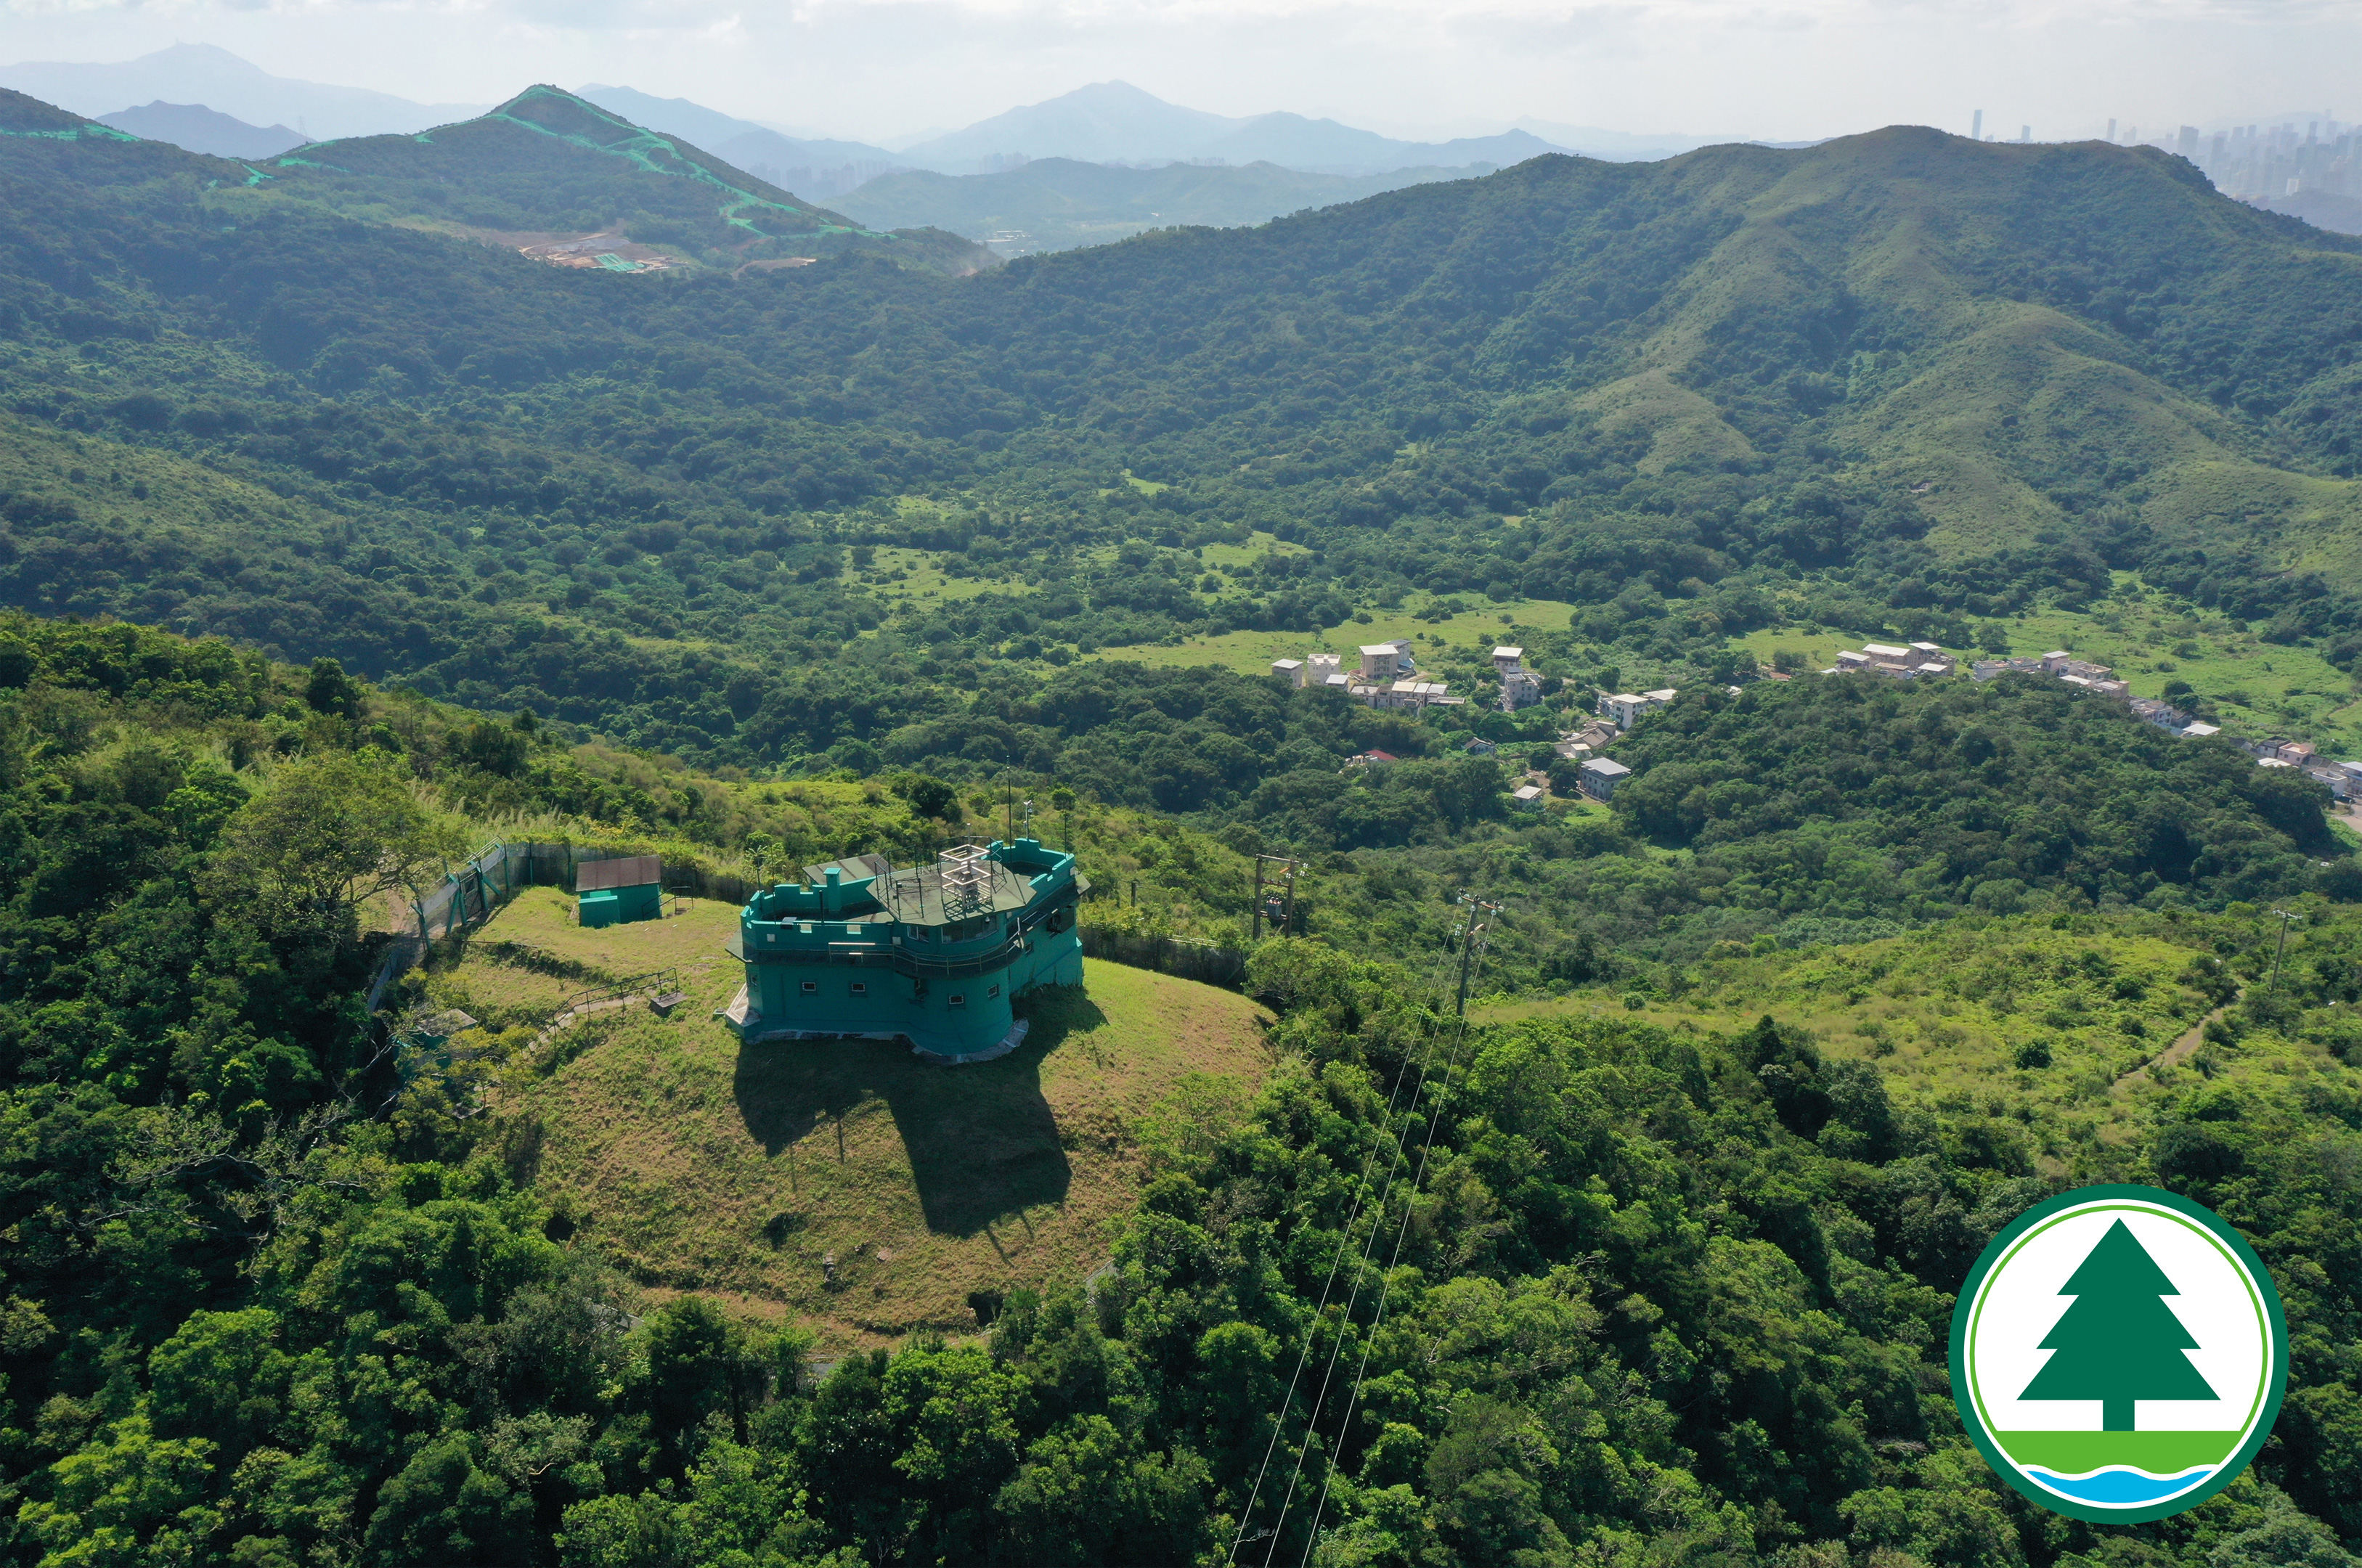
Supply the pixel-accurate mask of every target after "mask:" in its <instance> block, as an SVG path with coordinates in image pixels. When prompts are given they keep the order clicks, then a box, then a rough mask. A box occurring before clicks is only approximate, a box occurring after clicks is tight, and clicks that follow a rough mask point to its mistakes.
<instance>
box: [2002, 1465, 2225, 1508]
mask: <svg viewBox="0 0 2362 1568" xmlns="http://www.w3.org/2000/svg"><path fill="white" fill-rule="evenodd" d="M2217 1468H2218V1466H2215V1465H2212V1464H2202V1465H2199V1466H2198V1467H2197V1468H2196V1469H2194V1470H2185V1471H2183V1472H2182V1473H2181V1474H2179V1475H2152V1474H2149V1473H2148V1472H2147V1471H2146V1470H2136V1469H2134V1468H2132V1467H2131V1466H2130V1465H2124V1464H2111V1465H2109V1466H2108V1467H2107V1468H2106V1469H2104V1470H2094V1471H2092V1473H2091V1474H2089V1475H2054V1474H2051V1473H2050V1472H2049V1471H2047V1470H2037V1469H2035V1468H2034V1467H2032V1466H2030V1465H2029V1466H2028V1467H2027V1469H2026V1472H2025V1473H2026V1474H2028V1475H2031V1476H2033V1477H2034V1478H2035V1479H2036V1481H2039V1482H2041V1483H2042V1484H2043V1485H2045V1486H2047V1487H2049V1488H2050V1489H2051V1490H2052V1491H2054V1492H2056V1493H2058V1495H2059V1496H2066V1497H2072V1498H2074V1499H2075V1500H2076V1501H2078V1502H2082V1503H2098V1504H2100V1505H2102V1506H2103V1507H2131V1506H2133V1505H2135V1504H2137V1503H2157V1502H2162V1501H2164V1500H2165V1499H2166V1498H2168V1497H2170V1496H2176V1495H2177V1494H2179V1493H2182V1492H2187V1491H2188V1490H2190V1488H2191V1487H2192V1486H2195V1485H2198V1484H2199V1483H2200V1482H2201V1481H2203V1480H2205V1479H2206V1478H2207V1477H2208V1476H2209V1475H2212V1474H2214V1472H2215V1470H2216V1469H2217Z"/></svg>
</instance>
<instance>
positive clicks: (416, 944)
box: [369, 840, 756, 1012]
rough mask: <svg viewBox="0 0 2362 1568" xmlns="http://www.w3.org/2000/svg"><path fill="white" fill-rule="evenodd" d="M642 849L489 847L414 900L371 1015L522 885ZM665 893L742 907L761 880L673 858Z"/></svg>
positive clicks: (382, 970) (559, 880)
mask: <svg viewBox="0 0 2362 1568" xmlns="http://www.w3.org/2000/svg"><path fill="white" fill-rule="evenodd" d="M645 853H646V851H644V850H635V849H609V848H602V847H597V846H593V845H583V844H568V843H557V844H540V843H535V842H533V841H530V840H527V841H524V842H520V843H515V844H510V843H506V842H502V841H499V840H495V841H494V842H492V843H491V844H488V845H484V846H483V847H482V848H481V849H479V850H478V851H476V853H475V854H473V855H471V856H468V858H467V859H466V860H464V861H462V862H461V863H460V864H459V865H458V866H456V867H452V868H451V869H450V870H449V871H447V873H445V875H444V878H443V880H442V882H441V883H440V884H439V885H438V886H436V887H435V888H433V889H428V890H426V891H425V893H423V894H421V895H420V896H418V897H416V898H415V899H414V900H412V901H411V905H410V920H409V922H405V923H408V924H409V925H410V929H409V930H407V931H403V932H397V933H395V935H394V937H393V940H392V942H390V943H388V944H387V945H386V949H385V955H384V957H383V958H382V959H381V961H380V963H379V965H378V972H377V977H376V978H375V979H374V980H372V981H371V982H370V989H369V1007H370V1011H371V1012H375V1011H376V1010H377V1005H378V1003H379V1001H380V1000H381V999H383V998H384V996H385V992H386V988H388V987H390V986H391V985H392V984H393V982H394V981H395V980H396V979H398V978H400V977H402V975H403V972H404V971H406V970H408V969H410V968H411V967H412V966H414V965H416V964H418V963H419V962H420V961H421V960H422V959H424V958H425V955H426V951H427V949H428V947H430V946H431V945H432V944H434V943H436V942H437V941H439V940H441V939H442V938H444V937H447V936H449V935H450V934H451V933H453V932H456V931H464V930H466V929H468V928H469V927H470V926H477V925H481V924H482V923H483V922H486V921H488V920H490V919H491V918H492V913H493V911H496V910H498V909H499V908H500V907H501V906H502V904H504V903H506V902H507V901H508V900H509V899H510V898H511V897H512V896H513V895H514V894H515V892H516V891H517V889H520V888H531V887H543V888H546V887H558V888H571V887H573V886H574V881H575V873H576V872H577V871H578V870H579V868H580V867H582V866H583V865H584V864H585V863H587V862H589V861H593V860H614V859H620V858H623V857H625V856H632V855H638V854H645ZM664 890H665V891H666V892H668V893H678V894H679V895H681V896H682V897H684V898H692V899H719V900H723V901H724V902H727V903H733V904H744V903H745V902H746V901H747V900H750V899H752V898H753V897H754V896H755V893H756V885H755V884H754V883H753V882H751V881H749V880H747V879H746V878H744V877H738V876H734V875H733V874H731V873H729V872H726V871H709V870H707V869H706V868H705V867H701V866H698V865H694V864H691V863H688V862H679V861H669V860H668V861H667V862H666V863H665V867H664Z"/></svg>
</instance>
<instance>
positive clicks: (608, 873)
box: [574, 855, 664, 926]
mask: <svg viewBox="0 0 2362 1568" xmlns="http://www.w3.org/2000/svg"><path fill="white" fill-rule="evenodd" d="M574 893H575V900H574V918H575V919H576V920H577V921H578V922H580V923H581V924H583V925H589V926H599V925H627V924H629V923H630V922H633V921H635V920H657V919H659V918H661V917H662V916H663V914H664V861H663V860H662V859H661V858H659V857H658V856H654V855H634V856H626V857H624V858H623V859H620V860H586V861H584V862H583V863H582V864H581V865H580V866H579V867H575V870H574Z"/></svg>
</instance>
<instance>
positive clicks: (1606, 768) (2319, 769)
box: [1271, 637, 2362, 810]
mask: <svg viewBox="0 0 2362 1568" xmlns="http://www.w3.org/2000/svg"><path fill="white" fill-rule="evenodd" d="M1525 657H1526V650H1525V649H1523V648H1521V647H1507V646H1504V647H1496V648H1495V649H1494V650H1493V669H1494V672H1495V673H1496V675H1497V676H1499V678H1500V681H1501V691H1500V697H1499V700H1498V705H1499V707H1500V710H1501V711H1502V712H1505V713H1514V712H1517V711H1518V709H1520V708H1524V707H1528V706H1530V705H1531V704H1533V703H1535V702H1539V701H1541V699H1542V678H1541V676H1540V674H1539V673H1537V672H1536V671H1534V670H1532V669H1529V668H1527V667H1526V662H1525ZM1959 668H1960V667H1959V660H1957V659H1955V658H1954V657H1952V656H1951V655H1950V654H1948V653H1946V652H1945V651H1944V650H1943V649H1942V648H1941V647H1939V646H1937V645H1936V644H1934V643H1911V644H1909V645H1907V646H1894V645H1893V644H1888V643H1864V644H1863V645H1862V646H1861V647H1860V649H1858V650H1849V651H1847V652H1844V653H1840V654H1839V655H1838V657H1837V663H1835V664H1834V665H1831V666H1830V667H1829V668H1827V669H1824V670H1822V671H1821V672H1820V673H1821V674H1823V675H1877V676H1884V677H1887V678H1889V679H1896V680H1920V679H1932V678H1939V677H1943V676H1950V675H1957V674H1959ZM1271 673H1272V674H1273V675H1275V676H1277V677H1278V678H1279V679H1282V680H1285V681H1286V682H1287V683H1288V684H1290V685H1291V686H1297V687H1327V688H1329V689H1330V690H1338V691H1342V692H1344V693H1345V694H1346V695H1347V696H1349V697H1351V698H1352V699H1353V700H1354V701H1358V702H1363V703H1366V704H1368V705H1369V706H1371V707H1373V708H1393V709H1405V710H1408V711H1411V712H1420V711H1423V710H1425V709H1428V708H1441V707H1458V706H1464V705H1465V704H1466V703H1467V701H1468V699H1466V698H1465V697H1455V696H1453V695H1451V693H1450V692H1449V691H1448V690H1446V689H1445V684H1444V682H1442V681H1440V680H1434V679H1428V678H1427V677H1425V676H1422V675H1421V674H1420V673H1419V672H1418V663H1417V661H1416V659H1414V657H1412V654H1411V642H1410V639H1409V638H1407V637H1398V638H1396V639H1395V640H1394V641H1393V642H1387V643H1372V644H1369V645H1367V646H1363V648H1361V649H1360V662H1359V664H1358V665H1357V666H1356V667H1354V668H1350V669H1349V668H1345V665H1344V659H1343V656H1341V655H1339V654H1333V653H1316V654H1310V655H1308V656H1307V657H1303V658H1300V659H1298V658H1281V659H1275V660H1273V661H1272V666H1271ZM1969 674H1970V678H1971V679H1976V680H1991V679H1993V678H1994V677H1996V676H2001V675H2010V674H2018V675H2047V676H2051V677H2053V678H2055V679H2058V680H2061V681H2064V682H2065V683H2066V684H2068V685H2070V686H2074V687H2080V688H2081V689H2082V690H2086V691H2090V692H2092V693H2094V694H2095V695H2098V696H2102V697H2113V698H2115V699H2116V700H2118V701H2123V702H2125V703H2126V704H2127V705H2128V706H2129V707H2130V708H2131V709H2132V712H2133V713H2134V715H2135V716H2136V717H2137V718H2140V719H2143V720H2145V721H2147V723H2152V724H2155V725H2157V726H2158V728H2159V729H2162V730H2166V731H2168V732H2169V733H2171V734H2176V735H2181V736H2186V737H2190V738H2192V739H2200V738H2203V737H2205V736H2207V735H2213V734H2221V733H2222V731H2221V727H2220V726H2219V725H2215V724H2208V723H2200V722H2198V720H2196V719H2195V718H2193V717H2192V716H2191V715H2190V714H2188V713H2185V712H2182V711H2181V710H2180V709H2179V708H2176V707H2175V706H2174V705H2173V704H2172V703H2170V702H2167V701H2161V700H2160V699H2158V698H2154V697H2135V696H2133V694H2132V690H2131V688H2130V687H2129V686H2128V685H2127V683H2125V681H2122V680H2119V679H2116V678H2115V674H2114V671H2113V670H2111V669H2110V668H2108V667H2107V666H2106V665H2103V664H2092V663H2091V662H2089V661H2088V660H2084V659H2080V658H2077V657H2074V655H2072V654H2070V653H2069V652H2067V651H2066V650H2064V649H2058V650H2056V651H2053V652H2050V653H2047V654H2044V655H2043V656H2042V657H2039V658H1997V659H1981V660H1979V661H1977V662H1976V663H1974V664H1972V665H1970V667H1969ZM1764 679H1769V680H1786V679H1790V678H1789V677H1788V676H1787V675H1785V674H1783V673H1778V672H1768V671H1767V672H1766V673H1765V676H1764ZM1730 690H1731V693H1732V694H1733V695H1734V696H1735V695H1737V694H1738V688H1737V687H1735V686H1734V687H1732V688H1730ZM1674 695H1675V692H1674V690H1673V689H1672V687H1666V688H1664V689H1663V690H1656V691H1641V692H1630V691H1602V692H1600V693H1599V697H1598V701H1597V704H1596V708H1595V712H1597V715H1598V717H1597V718H1596V719H1595V721H1594V722H1593V723H1591V724H1590V725H1589V726H1587V727H1585V728H1584V729H1581V730H1573V731H1569V732H1568V733H1566V734H1562V735H1561V736H1560V737H1559V739H1558V743H1557V746H1556V748H1555V749H1556V750H1557V752H1558V754H1559V755H1560V756H1564V757H1572V758H1573V759H1575V760H1576V761H1578V762H1580V763H1581V764H1582V769H1581V779H1582V790H1583V792H1584V794H1586V795H1588V796H1590V797H1591V798H1592V799H1594V800H1597V801H1606V800H1609V799H1611V798H1613V796H1614V795H1615V793H1616V786H1617V782H1618V781H1619V780H1621V779H1623V778H1626V777H1627V776H1628V775H1629V774H1630V772H1631V771H1632V770H1631V769H1630V768H1628V767H1625V766H1624V765H1623V764H1622V763H1620V762H1617V761H1615V760H1614V759H1613V758H1611V757H1609V756H1606V755H1605V753H1606V748H1607V747H1608V745H1610V744H1611V743H1613V742H1614V741H1615V740H1616V738H1617V736H1619V735H1621V734H1623V733H1624V732H1625V731H1627V730H1628V729H1630V728H1631V727H1632V725H1633V723H1634V722H1635V721H1637V720H1638V719H1639V717H1640V715H1641V714H1643V713H1645V712H1649V711H1650V709H1652V708H1661V707H1663V706H1664V705H1665V704H1666V703H1668V702H1671V701H1672V700H1673V697H1674ZM2238 745H2240V746H2241V747H2242V748H2243V749H2245V750H2246V752H2247V753H2248V755H2250V756H2253V757H2254V758H2255V759H2256V763H2257V766H2258V767H2293V768H2297V769H2299V770H2301V772H2302V773H2304V775H2305V776H2306V777H2307V778H2312V779H2314V780H2316V781H2317V782H2319V783H2321V784H2323V785H2326V786H2327V787H2328V790H2329V792H2330V794H2331V795H2332V796H2333V797H2334V798H2335V799H2337V800H2340V801H2344V800H2347V799H2350V798H2351V797H2352V795H2353V794H2354V793H2355V792H2356V791H2357V790H2362V761H2355V762H2333V761H2330V760H2329V759H2327V758H2325V757H2321V756H2316V755H2315V754H2314V751H2313V747H2312V742H2310V741H2301V740H2289V739H2285V738H2281V737H2277V736H2276V737H2273V738H2270V739H2266V740H2243V741H2240V742H2239V743H2238ZM1465 749H1466V750H1468V751H1469V752H1471V753H1473V754H1476V755H1481V756H1492V755H1494V753H1495V752H1496V750H1497V749H1498V748H1496V746H1495V745H1494V744H1493V743H1492V742H1490V741H1487V740H1481V739H1480V740H1472V741H1470V742H1468V743H1467V745H1466V748H1465ZM1394 760H1395V758H1394V757H1393V756H1390V755H1389V754H1387V753H1385V752H1382V751H1372V752H1364V753H1363V754H1362V755H1361V756H1356V757H1354V758H1352V762H1351V763H1349V764H1348V766H1351V767H1370V766H1372V765H1374V764H1383V763H1387V762H1392V761H1394ZM1548 798H1549V789H1548V786H1547V782H1546V780H1545V779H1544V778H1542V777H1541V776H1540V775H1539V774H1534V775H1529V777H1528V778H1527V781H1526V782H1525V784H1523V785H1522V786H1520V787H1519V788H1518V790H1517V791H1516V793H1515V796H1514V799H1515V801H1516V803H1517V804H1518V806H1520V807H1523V808H1526V809H1529V810H1539V809H1540V807H1541V805H1542V804H1543V802H1544V801H1546V800H1547V799H1548Z"/></svg>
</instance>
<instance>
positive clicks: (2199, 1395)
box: [2018, 1220, 2217, 1432]
mask: <svg viewBox="0 0 2362 1568" xmlns="http://www.w3.org/2000/svg"><path fill="white" fill-rule="evenodd" d="M2058 1294H2060V1295H2061V1296H2071V1297H2074V1298H2075V1304H2074V1305H2073V1306H2072V1307H2070V1308H2068V1309H2067V1311H2066V1313H2065V1315H2064V1316H2062V1317H2060V1319H2059V1320H2058V1322H2057V1323H2056V1324H2054V1325H2052V1327H2051V1330H2050V1334H2049V1337H2048V1338H2047V1339H2045V1340H2044V1341H2043V1342H2042V1346H2041V1348H2042V1349H2044V1350H2047V1351H2056V1352H2058V1353H2057V1354H2056V1355H2054V1356H2052V1357H2051V1358H2050V1359H2049V1360H2048V1361H2047V1362H2045V1363H2044V1364H2043V1367H2042V1370H2041V1371H2040V1372H2037V1373H2036V1374H2035V1375H2034V1381H2033V1382H2031V1383H2029V1384H2027V1385H2026V1386H2025V1393H2023V1394H2020V1395H2019V1396H2018V1397H2019V1398H2021V1399H2097V1400H2098V1401H2100V1429H2101V1430H2103V1431H2111V1432H2128V1431H2131V1430H2133V1401H2134V1400H2136V1399H2213V1398H2215V1397H2217V1396H2216V1394H2215V1392H2214V1390H2213V1388H2211V1387H2209V1386H2207V1383H2206V1379H2205V1378H2203V1377H2202V1376H2200V1375H2199V1374H2198V1369H2197V1368H2196V1367H2194V1366H2192V1365H2191V1364H2190V1358H2189V1357H2188V1356H2186V1355H2184V1354H2183V1352H2184V1351H2190V1350H2195V1349H2197V1348H2198V1342H2197V1341H2196V1340H2193V1339H2191V1337H2190V1331H2189V1330H2187V1329H2185V1328H2183V1327H2182V1326H2181V1320H2180V1319H2179V1318H2177V1317H2175V1316H2174V1315H2173V1309H2172V1308H2170V1307H2168V1306H2167V1305H2166V1304H2165V1303H2164V1302H2163V1301H2162V1300H2160V1299H2158V1297H2166V1296H2179V1295H2180V1294H2181V1292H2180V1291H2179V1290H2177V1289H2176V1288H2174V1284H2173V1281H2172V1280H2170V1279H2169V1278H2167V1277H2166V1273H2165V1271H2164V1270H2163V1269H2161V1268H2159V1267H2158V1266H2157V1263H2156V1261H2155V1260H2154V1259H2152V1258H2151V1257H2150V1256H2149V1255H2148V1253H2147V1252H2146V1251H2145V1250H2143V1248H2142V1246H2141V1244H2140V1242H2138V1241H2137V1240H2136V1239H2135V1237H2134V1235H2133V1233H2132V1231H2129V1230H2127V1229H2125V1222H2124V1221H2123V1220H2117V1221H2116V1222H2115V1223H2114V1224H2113V1225H2111V1226H2109V1227H2108V1233H2107V1234H2106V1235H2104V1236H2102V1237H2101V1238H2100V1242H2099V1245H2097V1246H2095V1247H2093V1248H2092V1250H2091V1252H2090V1253H2087V1254H2086V1255H2085V1256H2084V1259H2083V1261H2082V1262H2081V1264H2077V1265H2076V1267H2075V1272H2074V1273H2073V1274H2072V1275H2070V1276H2069V1277H2068V1280H2067V1284H2066V1286H2064V1287H2063V1288H2062V1289H2060V1291H2059V1292H2058Z"/></svg>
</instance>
